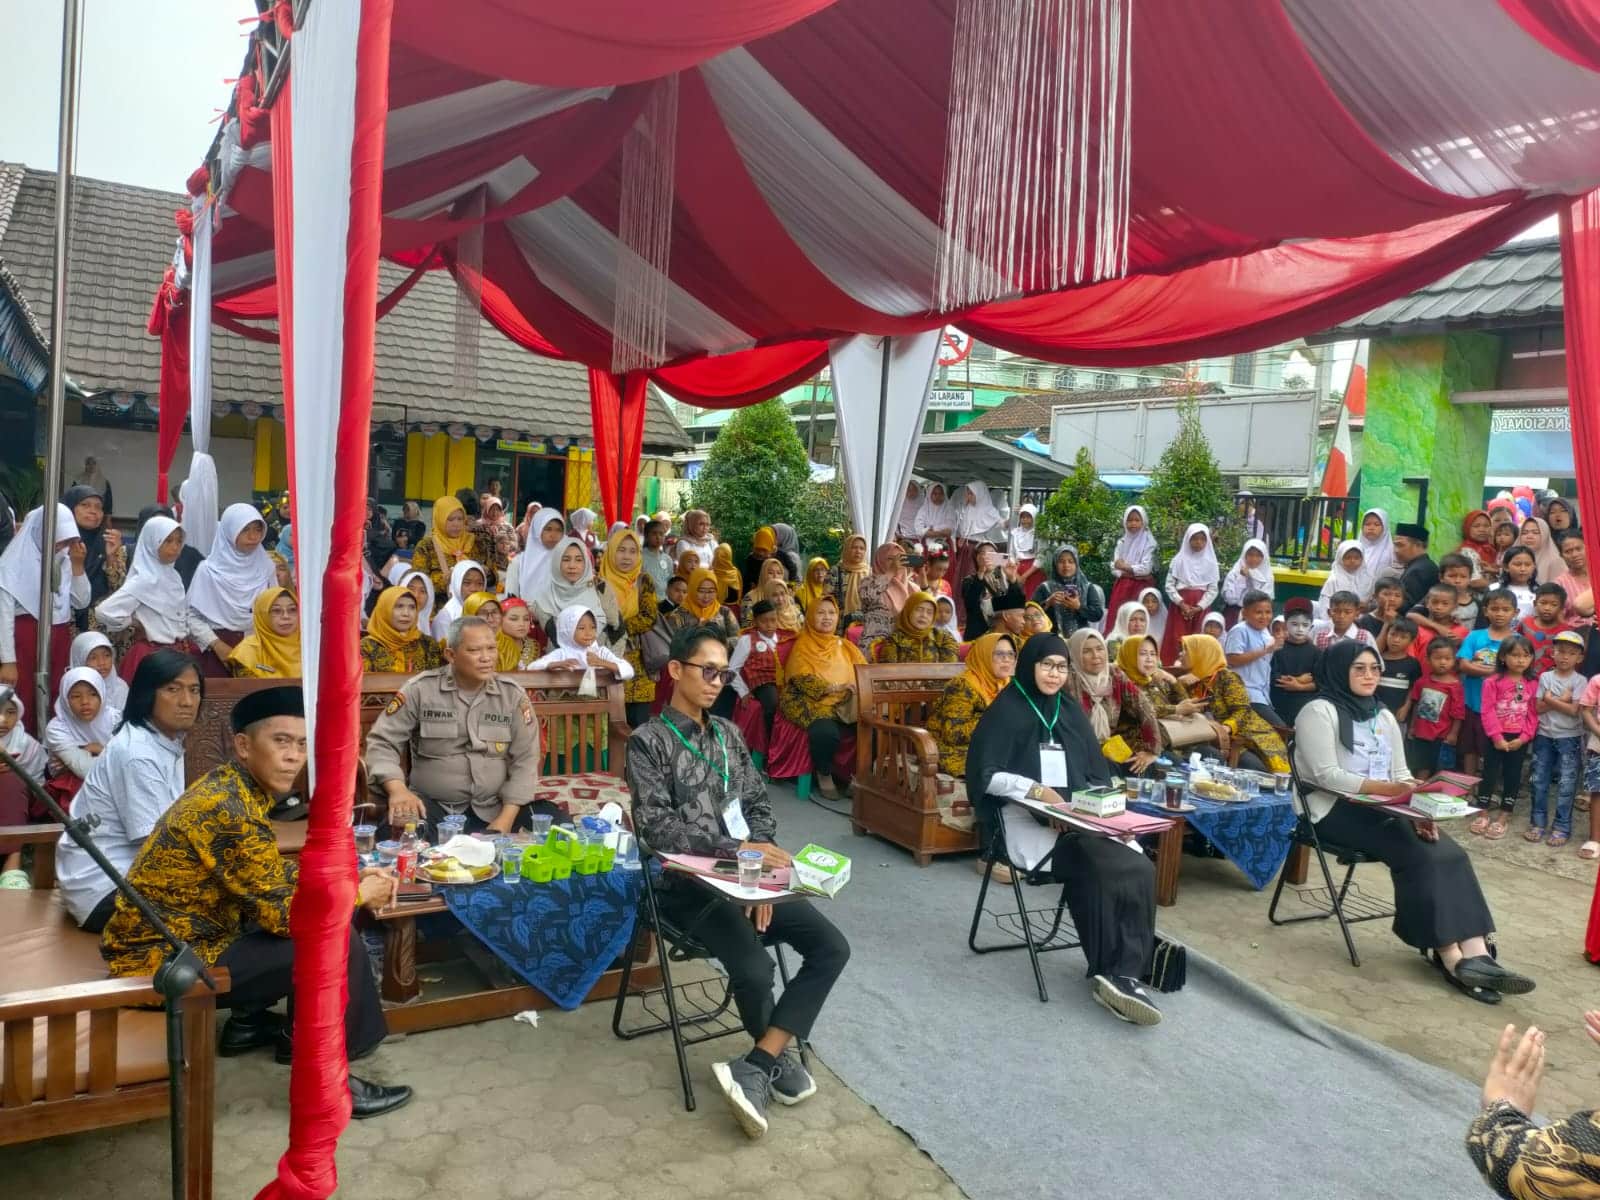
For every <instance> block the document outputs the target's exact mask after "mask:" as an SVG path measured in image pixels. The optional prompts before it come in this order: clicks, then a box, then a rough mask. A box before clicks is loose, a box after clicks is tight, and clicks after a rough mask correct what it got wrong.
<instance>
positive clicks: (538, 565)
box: [517, 508, 567, 604]
mask: <svg viewBox="0 0 1600 1200" xmlns="http://www.w3.org/2000/svg"><path fill="white" fill-rule="evenodd" d="M551 521H560V522H561V531H562V533H565V532H566V529H567V519H566V518H565V517H563V516H562V515H561V511H560V510H559V509H555V508H541V509H539V510H538V511H537V512H536V513H534V514H533V520H532V521H530V522H528V544H527V545H526V546H524V547H523V548H522V553H521V554H519V555H517V595H519V596H521V597H522V598H523V599H524V600H526V601H528V602H529V603H530V604H531V603H532V602H533V597H534V596H535V595H536V594H537V593H538V590H539V585H540V584H541V583H542V582H544V576H545V569H546V567H548V566H549V563H550V556H551V555H552V554H554V553H555V551H554V550H546V549H545V548H544V543H543V542H541V541H540V540H539V534H540V533H541V532H543V530H544V527H545V526H546V525H548V524H550V522H551Z"/></svg>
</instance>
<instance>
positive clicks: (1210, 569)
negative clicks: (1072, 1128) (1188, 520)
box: [1168, 521, 1220, 589]
mask: <svg viewBox="0 0 1600 1200" xmlns="http://www.w3.org/2000/svg"><path fill="white" fill-rule="evenodd" d="M1197 533H1203V534H1205V536H1206V544H1205V546H1204V547H1203V548H1201V549H1199V550H1195V549H1192V548H1191V547H1190V546H1189V539H1190V538H1192V537H1194V535H1195V534H1197ZM1168 569H1169V571H1170V572H1171V574H1172V578H1173V581H1174V582H1176V583H1177V585H1178V587H1179V588H1180V589H1182V588H1201V589H1205V588H1208V587H1210V586H1211V585H1212V584H1214V583H1216V582H1217V577H1218V575H1219V574H1220V570H1219V568H1218V566H1217V552H1216V550H1215V549H1214V548H1213V547H1212V545H1211V530H1210V529H1209V528H1208V527H1207V526H1206V525H1205V524H1204V523H1203V522H1201V521H1196V522H1195V523H1194V524H1192V525H1190V526H1189V528H1187V529H1185V530H1184V531H1183V542H1182V544H1181V545H1180V546H1179V547H1178V553H1177V555H1176V557H1174V558H1173V560H1172V566H1171V567H1170V568H1168Z"/></svg>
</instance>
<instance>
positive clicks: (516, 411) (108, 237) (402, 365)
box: [0, 163, 691, 451]
mask: <svg viewBox="0 0 1600 1200" xmlns="http://www.w3.org/2000/svg"><path fill="white" fill-rule="evenodd" d="M187 203H188V198H187V197H186V196H183V195H180V194H178V193H175V192H161V191H154V190H152V189H149V188H137V187H129V186H127V185H125V184H118V183H107V182H105V181H103V180H97V179H81V178H80V179H78V180H77V181H76V186H75V187H74V189H73V194H72V232H71V246H70V252H71V257H70V267H69V269H70V272H71V281H70V282H71V292H70V294H71V296H72V298H73V305H72V309H73V311H72V312H70V313H69V314H68V316H67V371H68V373H69V374H71V375H72V377H73V379H74V380H75V381H76V382H77V383H79V384H80V385H82V386H83V387H84V388H86V389H87V390H89V391H100V390H104V389H112V390H119V391H133V392H143V393H145V394H147V395H150V396H154V395H156V393H157V392H158V390H159V382H160V377H161V344H160V342H159V341H158V340H157V339H156V338H153V337H151V336H149V334H147V333H146V332H145V323H146V321H147V320H148V318H149V315H150V304H151V300H152V298H153V297H154V295H155V288H156V284H157V282H158V281H159V280H160V278H161V272H162V271H163V270H164V269H165V268H166V265H167V264H168V263H170V262H171V260H172V250H173V239H174V237H175V236H176V230H175V228H174V226H173V223H172V217H173V213H174V212H176V211H177V210H178V209H179V208H180V207H186V206H187ZM54 209H55V173H54V172H53V171H35V170H31V169H28V168H24V167H20V166H17V165H16V164H10V163H0V264H3V265H4V266H6V267H8V268H9V269H10V270H11V272H12V273H13V274H14V275H15V277H16V279H17V282H18V284H19V285H20V289H21V291H22V293H23V295H24V296H25V297H26V298H27V301H28V303H29V305H30V306H31V308H32V310H33V314H34V316H35V317H36V318H37V321H38V324H39V325H40V326H42V327H43V328H45V329H48V328H49V324H50V309H51V302H52V296H51V288H50V278H51V269H52V256H53V248H52V242H53V231H54V218H55V212H54ZM404 275H405V272H404V270H402V269H401V268H399V267H395V266H393V265H391V264H387V263H386V264H384V265H383V267H382V269H381V277H380V284H379V290H380V292H387V291H389V290H390V289H392V288H393V287H394V286H395V284H397V283H398V282H399V281H400V280H401V279H402V278H403V277H404ZM454 344H455V285H454V283H453V282H452V281H451V280H450V279H449V278H448V277H447V276H446V275H445V273H444V272H440V271H435V272H430V273H429V274H427V275H426V276H424V277H423V278H422V279H421V280H420V281H419V282H418V283H417V285H416V287H415V288H413V289H412V290H411V292H410V293H409V294H408V295H407V296H406V297H405V298H404V299H403V300H401V302H400V303H399V304H398V305H396V307H395V308H394V310H393V311H392V312H391V313H390V314H389V315H388V316H387V317H385V318H384V319H383V320H382V321H379V322H378V335H377V386H376V389H375V392H374V396H373V400H374V403H375V404H376V405H378V406H380V407H381V409H394V408H397V407H404V409H405V411H406V416H407V418H408V419H410V420H412V421H439V422H449V421H466V422H471V423H477V424H484V425H496V426H504V427H506V428H510V429H513V430H519V431H520V430H527V431H530V432H533V433H536V434H539V435H555V436H560V437H581V438H585V439H587V438H589V437H591V436H592V429H591V421H590V415H589V383H588V375H587V372H586V371H585V369H584V368H583V367H582V366H581V365H579V364H577V363H571V362H562V361H559V360H555V359H548V358H543V357H541V356H539V355H537V354H533V353H531V352H529V351H527V350H524V349H522V348H521V347H520V346H517V345H515V344H514V343H512V342H511V341H509V340H508V339H507V338H505V337H504V336H502V335H501V334H500V333H499V331H497V330H496V329H494V328H493V327H492V326H490V325H489V324H488V323H487V322H484V324H483V327H482V329H481V331H480V339H479V347H478V391H477V394H476V395H475V396H474V397H473V398H472V399H471V400H470V401H466V402H463V401H461V400H459V399H457V398H455V397H454V396H452V395H451V394H450V393H451V386H452V383H453V380H454V361H455V360H454ZM212 374H213V390H214V393H215V395H216V397H217V399H218V400H221V401H232V402H239V401H245V400H254V401H256V402H257V403H261V404H272V403H280V402H281V391H282V389H281V386H280V377H279V370H278V348H277V347H276V346H273V345H270V344H264V343H261V342H254V341H251V340H249V339H248V338H243V337H240V336H238V335H237V334H234V333H231V332H229V331H228V330H226V329H222V328H220V327H214V328H213V330H212ZM397 415H398V414H397ZM644 442H645V446H646V448H647V449H650V450H666V451H672V450H679V449H687V448H688V447H689V446H690V444H691V443H690V440H689V437H688V435H687V434H685V433H684V431H683V427H682V426H681V425H679V424H678V422H677V420H676V419H674V418H673V416H672V415H671V414H670V413H669V412H668V411H667V409H666V406H665V405H664V404H663V403H662V402H661V400H660V398H659V397H658V396H656V395H655V394H654V393H653V392H652V394H651V396H650V398H649V402H648V405H647V408H646V413H645V428H644Z"/></svg>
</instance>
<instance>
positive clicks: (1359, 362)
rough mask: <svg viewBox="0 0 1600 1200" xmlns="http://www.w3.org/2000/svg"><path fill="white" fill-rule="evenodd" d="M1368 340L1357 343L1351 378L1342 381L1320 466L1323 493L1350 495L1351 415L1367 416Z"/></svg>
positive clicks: (1351, 457)
mask: <svg viewBox="0 0 1600 1200" xmlns="http://www.w3.org/2000/svg"><path fill="white" fill-rule="evenodd" d="M1367 345H1368V343H1367V341H1366V339H1365V338H1363V339H1362V340H1361V341H1360V342H1358V343H1357V344H1356V354H1355V357H1354V358H1353V359H1352V360H1351V361H1350V378H1349V380H1348V381H1346V383H1345V388H1344V402H1343V403H1342V404H1341V405H1340V406H1339V424H1338V425H1337V426H1336V427H1335V428H1334V431H1333V445H1331V446H1329V447H1328V462H1327V465H1326V466H1325V467H1323V469H1322V494H1323V495H1324V496H1348V495H1349V494H1350V465H1351V462H1352V460H1353V459H1354V454H1353V453H1352V451H1351V448H1350V418H1351V417H1353V416H1354V417H1365V416H1366V415H1367Z"/></svg>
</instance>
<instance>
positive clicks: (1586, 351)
mask: <svg viewBox="0 0 1600 1200" xmlns="http://www.w3.org/2000/svg"><path fill="white" fill-rule="evenodd" d="M1561 292H1562V301H1563V306H1564V312H1563V319H1564V322H1565V324H1566V332H1567V407H1568V409H1569V411H1570V414H1571V419H1572V461H1573V464H1574V466H1573V470H1574V471H1575V473H1576V474H1577V476H1578V511H1579V512H1585V511H1588V512H1596V513H1600V507H1594V508H1586V507H1585V506H1586V505H1596V506H1600V191H1594V192H1590V193H1589V194H1588V195H1587V196H1580V197H1579V198H1578V199H1576V200H1573V201H1570V202H1569V203H1567V204H1565V205H1563V206H1562V209H1561ZM1583 540H1584V549H1585V550H1586V551H1587V552H1588V555H1589V569H1590V571H1591V572H1592V571H1594V570H1595V569H1596V566H1597V565H1600V522H1596V521H1594V520H1591V521H1590V522H1589V523H1588V524H1587V525H1586V526H1585V527H1584V539H1583ZM1585 950H1586V952H1587V954H1588V956H1589V961H1590V962H1600V886H1597V887H1596V890H1595V898H1594V902H1593V903H1592V904H1591V905H1590V907H1589V932H1588V938H1587V939H1586V943H1585Z"/></svg>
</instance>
